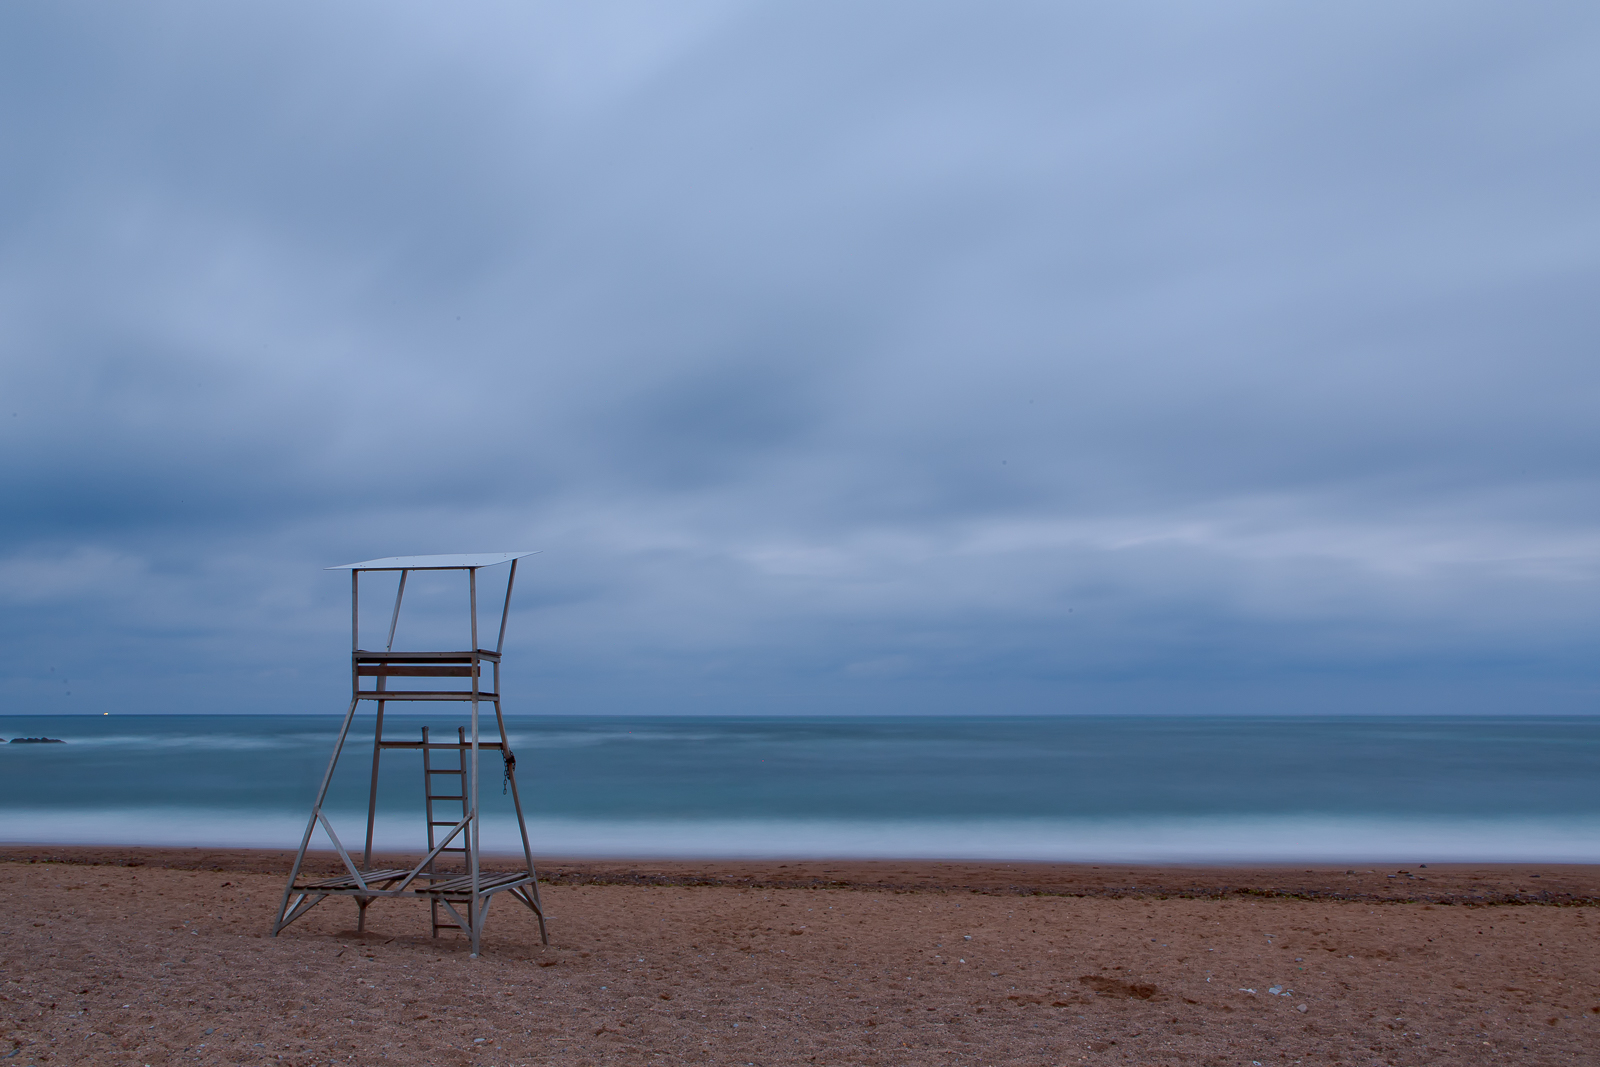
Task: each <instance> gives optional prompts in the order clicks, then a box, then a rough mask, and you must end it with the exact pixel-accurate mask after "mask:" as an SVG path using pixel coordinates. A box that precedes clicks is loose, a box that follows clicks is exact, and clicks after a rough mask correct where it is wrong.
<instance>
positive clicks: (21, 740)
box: [11, 737, 66, 745]
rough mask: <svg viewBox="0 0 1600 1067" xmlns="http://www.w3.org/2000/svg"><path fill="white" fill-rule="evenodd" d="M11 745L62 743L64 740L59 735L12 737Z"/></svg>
mask: <svg viewBox="0 0 1600 1067" xmlns="http://www.w3.org/2000/svg"><path fill="white" fill-rule="evenodd" d="M11 744H13V745H64V744H66V742H65V741H63V740H61V738H59V737H13V738H12V739H11Z"/></svg>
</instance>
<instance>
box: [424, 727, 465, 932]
mask: <svg viewBox="0 0 1600 1067" xmlns="http://www.w3.org/2000/svg"><path fill="white" fill-rule="evenodd" d="M456 738H457V740H459V741H460V742H461V745H460V747H457V748H456V750H455V751H456V765H455V766H454V767H435V766H434V765H433V750H432V749H430V748H429V747H428V728H427V727H426V726H424V727H423V728H422V791H423V795H424V796H426V797H427V798H428V804H427V806H428V851H429V852H432V851H433V844H434V841H435V836H434V834H435V830H436V828H437V827H440V826H443V827H447V828H448V827H452V826H455V825H456V824H457V823H458V822H460V821H461V820H462V819H465V818H466V817H467V797H468V796H470V795H471V792H472V790H471V788H470V786H471V783H469V782H468V781H467V776H468V775H469V774H470V773H471V772H470V771H469V769H468V764H467V748H466V744H467V729H466V727H464V726H458V727H456ZM436 775H453V776H454V777H455V780H456V786H457V788H456V791H455V792H454V793H435V792H434V791H433V790H434V785H433V779H434V777H435V776H436ZM435 801H445V802H449V801H456V802H458V803H459V804H460V805H461V814H460V816H458V817H456V818H451V819H439V818H436V817H435V816H436V815H437V812H435V811H434V807H433V805H434V802H435ZM447 852H456V853H460V854H461V856H462V859H463V861H465V858H466V852H467V848H466V842H465V840H463V841H462V843H461V845H460V846H453V845H452V846H450V847H447V848H442V849H440V850H439V853H440V856H441V857H442V856H443V855H444V853H447ZM438 862H439V861H438V860H433V861H432V862H430V863H429V864H428V868H427V875H428V877H429V878H430V879H432V878H434V877H435V876H438V877H446V876H445V875H441V874H440V872H438V871H436V870H435V869H434V865H435V864H436V863H438ZM463 867H464V863H463ZM430 905H431V908H432V911H433V936H434V937H438V936H439V931H440V930H460V929H461V924H460V923H458V922H456V921H455V920H454V919H452V918H450V915H449V912H445V920H444V922H440V921H439V901H438V900H437V899H434V900H432V901H430ZM467 909H468V911H467V915H466V919H467V922H469V923H470V922H472V913H471V904H470V903H468V904H467ZM463 932H465V931H463Z"/></svg>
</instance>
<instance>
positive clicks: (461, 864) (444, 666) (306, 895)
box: [272, 552, 550, 956]
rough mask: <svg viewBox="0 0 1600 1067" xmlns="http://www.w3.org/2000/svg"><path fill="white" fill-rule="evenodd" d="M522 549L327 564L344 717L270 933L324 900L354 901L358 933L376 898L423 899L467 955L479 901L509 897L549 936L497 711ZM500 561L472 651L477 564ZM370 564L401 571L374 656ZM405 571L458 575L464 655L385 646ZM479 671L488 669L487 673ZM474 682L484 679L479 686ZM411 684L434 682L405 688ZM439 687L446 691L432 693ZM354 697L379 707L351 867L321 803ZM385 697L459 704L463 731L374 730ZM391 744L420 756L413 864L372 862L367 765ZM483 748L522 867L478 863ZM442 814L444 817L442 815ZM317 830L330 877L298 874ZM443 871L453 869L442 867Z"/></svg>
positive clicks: (478, 925)
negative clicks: (360, 843)
mask: <svg viewBox="0 0 1600 1067" xmlns="http://www.w3.org/2000/svg"><path fill="white" fill-rule="evenodd" d="M528 555H532V553H529V552H482V553H469V554H461V555H444V556H391V557H389V558H387V559H372V560H367V561H366V562H364V563H346V564H343V565H342V566H338V567H329V568H328V570H342V571H349V572H350V626H351V640H350V649H351V652H350V688H351V694H350V710H348V711H347V712H345V716H344V723H343V725H341V726H340V727H339V739H338V740H337V741H336V742H334V746H333V756H332V758H331V759H329V760H328V769H327V771H326V773H324V774H323V776H322V785H321V786H320V787H319V788H318V790H317V799H316V801H315V803H313V804H312V805H311V818H310V819H309V820H308V821H307V823H306V832H305V836H304V837H303V838H301V840H300V851H299V852H298V853H297V854H296V855H295V860H294V868H293V869H292V870H291V871H290V872H289V883H288V885H286V886H285V887H284V890H283V902H282V903H281V904H280V905H279V908H278V916H277V919H276V920H275V921H274V923H273V926H272V936H274V937H276V936H278V933H279V932H280V931H282V930H283V928H284V927H286V926H288V925H289V924H290V923H292V922H294V921H295V920H296V919H298V918H300V916H302V915H304V914H305V913H306V912H308V911H310V910H311V909H312V908H314V907H316V906H317V905H318V904H320V903H321V902H322V901H323V900H324V899H326V898H328V897H331V896H343V897H354V898H355V902H356V906H357V908H358V909H359V913H358V917H357V920H356V928H357V929H358V930H364V929H365V928H366V919H367V907H368V906H369V905H371V904H372V902H373V901H375V900H381V899H384V898H391V897H395V898H405V899H412V900H416V899H423V900H427V901H428V902H429V905H430V908H431V911H432V915H433V936H435V937H437V936H439V931H441V930H461V931H462V932H464V933H466V934H467V936H468V937H469V938H471V941H472V954H473V955H474V956H476V955H477V954H478V945H479V941H480V939H481V937H482V933H483V923H484V919H485V918H487V917H488V914H489V904H490V903H491V902H492V901H493V899H494V897H495V895H496V894H499V893H510V894H511V896H513V897H514V898H516V899H517V900H520V901H522V903H524V904H526V905H527V906H528V907H529V908H531V909H532V910H533V913H534V914H535V915H536V916H538V918H539V937H540V939H541V940H542V941H543V942H544V943H545V944H549V943H550V936H549V933H548V931H547V930H546V929H545V915H544V908H543V906H542V905H541V904H540V903H539V883H538V881H537V879H536V877H535V874H534V869H533V850H532V848H531V847H530V846H529V844H528V827H527V824H526V823H525V822H524V821H523V817H522V798H521V796H520V795H519V794H518V793H517V774H516V769H517V760H516V757H515V756H514V755H513V754H512V752H511V743H510V741H509V739H508V738H507V736H506V722H505V716H504V715H503V714H502V712H501V709H500V653H501V650H502V648H503V647H504V646H505V640H506V620H507V619H508V618H509V616H510V613H511V590H512V587H513V586H514V585H515V584H516V580H517V561H518V560H519V559H521V558H522V557H523V556H528ZM504 563H509V564H511V571H510V573H509V574H508V575H507V576H506V595H505V602H504V603H503V604H502V605H501V608H500V633H499V637H498V638H497V639H496V640H495V646H494V651H492V652H491V651H489V650H488V649H486V648H479V647H478V571H479V570H481V569H483V568H485V567H494V566H498V565H500V564H504ZM372 571H398V572H399V573H400V579H399V583H398V585H397V587H396V590H395V597H394V610H393V612H392V613H391V614H390V616H389V637H388V641H387V643H386V644H385V645H384V648H383V651H381V652H374V651H369V650H367V649H363V648H362V647H361V576H362V575H363V574H366V573H369V572H372ZM413 571H466V574H467V589H466V592H467V602H468V608H469V611H468V614H469V617H470V619H471V624H470V627H469V629H470V640H469V642H468V645H467V647H466V648H465V649H464V650H456V651H443V652H396V651H394V636H395V630H396V628H397V627H398V625H399V622H400V605H401V602H402V601H403V600H404V599H405V594H406V579H407V578H408V577H409V576H410V575H411V572H413ZM485 668H487V669H488V671H487V675H488V676H487V678H486V677H485ZM366 679H371V680H372V685H371V688H367V687H366V686H365V685H364V682H365V680H366ZM399 679H406V680H410V679H428V681H427V682H422V683H419V682H412V681H401V682H398V687H397V685H396V680H399ZM434 679H455V681H454V682H442V681H433V680H434ZM485 681H488V682H489V687H488V688H485V687H484V682H485ZM418 684H426V685H429V686H431V687H433V688H426V689H423V688H406V686H414V685H418ZM445 685H450V686H454V688H437V687H439V686H445ZM363 700H371V701H376V703H377V705H378V712H377V725H376V727H375V729H374V732H373V747H372V790H371V795H370V797H369V798H368V801H367V836H366V848H365V851H364V852H363V853H362V862H361V863H360V864H359V865H358V864H357V863H356V862H355V860H354V858H352V857H351V855H350V853H349V851H348V850H346V848H345V846H344V845H343V843H341V842H340V840H339V835H338V834H337V833H335V832H334V829H333V823H331V822H330V821H329V820H328V816H327V814H326V813H325V812H324V811H323V810H322V806H323V803H324V801H326V800H327V797H328V785H329V783H330V782H332V781H333V771H334V768H335V767H336V766H338V764H339V753H340V752H341V751H342V750H343V748H344V743H345V739H346V738H347V737H348V736H349V734H350V725H351V723H352V722H353V721H354V720H355V715H356V709H357V708H358V707H360V705H361V702H362V701H363ZM396 700H444V701H467V702H470V703H471V705H472V718H471V725H470V728H469V727H460V728H458V729H457V730H456V736H455V737H454V738H452V739H450V740H434V739H432V738H430V737H429V734H428V728H427V727H426V726H424V727H422V730H421V737H420V738H419V739H418V740H415V741H402V740H398V739H390V738H386V737H384V734H383V711H384V706H385V705H386V704H388V703H389V702H390V701H396ZM484 703H488V704H492V705H494V721H495V728H496V734H497V736H495V737H493V738H485V737H483V736H481V734H480V732H479V728H478V710H479V706H480V705H482V704H484ZM469 731H470V736H469ZM390 749H406V750H411V751H415V752H420V754H421V756H422V785H423V795H424V797H426V801H425V810H426V812H427V816H426V819H425V821H426V823H427V826H426V830H427V833H426V840H427V848H428V851H427V855H426V856H424V857H423V860H422V862H421V863H418V864H417V865H416V866H415V867H410V868H383V869H374V868H373V866H372V831H373V824H374V822H375V820H376V818H377V813H378V763H379V760H380V759H381V757H382V755H383V753H384V752H385V751H387V750H390ZM485 750H487V751H490V752H494V753H497V754H499V756H500V757H501V760H502V762H503V768H504V780H505V784H506V785H507V786H508V787H509V789H510V793H511V803H512V805H513V806H514V807H515V808H516V813H517V829H518V831H519V832H520V833H521V835H522V858H523V862H524V866H523V868H522V869H521V870H518V871H507V872H494V873H491V872H487V871H485V870H483V868H482V866H481V864H480V861H479V851H478V848H479V841H478V828H479V807H478V786H479V781H480V779H479V774H478V770H479V756H480V754H481V753H482V752H484V751H485ZM457 812H459V817H458V816H457ZM441 815H447V816H448V817H444V818H441V817H440V816H441ZM319 825H320V826H321V827H322V829H323V830H324V831H325V832H326V833H327V835H328V840H329V841H330V842H331V843H332V845H333V850H334V851H335V852H336V853H338V855H339V859H340V860H341V861H343V863H344V867H345V873H344V874H342V875H340V876H338V877H337V878H312V879H306V878H302V877H301V868H302V867H303V866H304V864H305V858H306V850H307V849H308V848H309V847H310V846H311V839H312V837H313V835H314V834H315V833H316V830H317V827H318V826H319ZM449 867H454V868H455V869H446V868H449Z"/></svg>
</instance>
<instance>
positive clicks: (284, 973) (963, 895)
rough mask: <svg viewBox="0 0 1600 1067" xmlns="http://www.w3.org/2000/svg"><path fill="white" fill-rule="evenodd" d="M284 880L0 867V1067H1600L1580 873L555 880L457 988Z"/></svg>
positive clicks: (503, 916) (1599, 872) (611, 875)
mask: <svg viewBox="0 0 1600 1067" xmlns="http://www.w3.org/2000/svg"><path fill="white" fill-rule="evenodd" d="M318 863H319V865H322V866H324V867H325V868H326V869H330V870H331V869H332V867H331V862H330V858H329V857H326V856H322V857H318ZM287 866H288V863H287V858H286V857H285V855H284V854H282V853H275V852H247V851H242V850H236V851H223V850H129V849H40V848H8V849H0V885H3V886H4V887H5V891H6V909H5V911H4V913H3V918H0V960H3V962H4V973H3V976H0V1057H7V1058H4V1059H0V1063H3V1064H5V1065H6V1067H25V1065H27V1064H33V1063H37V1064H79V1063H85V1064H87V1063H94V1064H151V1065H152V1067H154V1065H157V1064H162V1065H165V1064H193V1063H198V1064H236V1063H247V1064H291V1065H296V1067H302V1065H309V1064H329V1063H336V1064H352V1063H354V1064H378V1063H394V1064H460V1065H468V1064H486V1065H489V1064H492V1065H505V1064H525V1063H556V1064H571V1065H574V1067H583V1065H588V1064H602V1063H608V1064H609V1063H617V1064H622V1063H627V1064H635V1063H638V1064H653V1063H663V1064H667V1063H713V1064H832V1063H838V1064H891V1063H893V1064H923V1063H953V1064H965V1063H972V1064H1080V1063H1087V1064H1206V1065H1224V1064H1227V1065H1244V1067H1249V1065H1251V1064H1252V1063H1260V1064H1262V1065H1263V1067H1266V1065H1269V1064H1270V1065H1276V1064H1291V1063H1296V1062H1303V1063H1309V1064H1352V1065H1361V1067H1368V1065H1371V1064H1484V1063H1507V1064H1590V1063H1596V1062H1600V869H1596V868H1593V867H1529V866H1515V867H1513V866H1493V865H1473V866H1449V867H1436V866H1430V867H1428V868H1378V867H1376V866H1374V865H1371V864H1368V865H1365V866H1360V867H1350V866H1342V867H1339V868H1337V869H1335V868H1327V867H1312V868H1306V867H1301V868H1275V869H1255V870H1249V869H1222V868H1190V869H1178V868H1137V867H1127V866H1101V867H1094V866H1073V865H1047V864H1026V865H1024V864H1017V865H1004V864H978V863H933V862H928V863H903V862H902V863H887V862H885V863H860V862H849V863H843V862H829V863H824V862H810V861H808V862H793V861H791V862H784V861H772V862H744V863H729V862H721V861H716V862H706V863H687V862H674V863H659V862H642V861H641V862H631V863H630V862H624V861H604V862H603V861H583V862H563V861H560V860H549V861H546V862H545V863H544V864H543V865H542V873H543V874H545V875H546V876H547V877H548V878H549V881H548V882H547V883H546V884H545V885H544V887H543V889H542V892H543V894H544V900H545V904H546V908H547V910H548V912H549V913H550V916H551V935H552V943H551V944H550V946H548V947H541V946H540V945H539V941H538V934H537V927H536V925H535V923H534V922H533V919H532V916H531V915H530V914H529V913H528V912H527V911H526V909H523V908H521V907H520V906H518V905H514V904H513V903H512V902H510V901H508V900H502V901H501V902H500V903H499V904H497V905H496V906H495V910H494V912H493V913H492V914H491V916H490V919H489V923H488V929H487V932H486V937H485V942H484V954H483V956H482V958H480V959H477V960H473V959H470V958H469V957H468V954H467V951H466V948H465V945H464V943H463V942H462V941H461V940H460V939H459V938H457V937H449V936H447V937H443V938H440V939H439V940H437V941H435V940H432V939H430V938H429V937H428V926H427V910H426V906H425V905H422V904H420V903H414V902H407V903H399V902H388V901H385V902H379V903H377V904H375V905H374V906H373V908H372V910H371V911H370V912H369V926H368V933H367V934H366V935H365V936H361V937H358V936H356V935H355V934H354V932H353V927H354V918H355V907H354V905H353V904H351V903H349V902H348V901H327V902H325V903H324V904H323V905H321V906H320V907H319V908H318V909H317V910H315V911H313V912H312V913H311V914H310V915H308V916H307V917H306V918H305V919H303V920H301V921H300V922H299V923H297V924H296V925H295V926H293V927H291V928H289V929H288V930H287V931H285V932H284V934H283V935H282V936H281V937H279V938H276V939H274V938H270V937H268V936H266V935H267V931H268V927H269V924H270V922H271V916H272V913H273V910H274V908H275V907H276V905H277V903H278V900H279V896H280V894H281V892H282V889H283V875H284V873H285V872H286V870H287ZM1347 872H1354V873H1347ZM1535 876H1537V877H1535ZM13 1051H14V1052H15V1054H14V1055H12V1053H13Z"/></svg>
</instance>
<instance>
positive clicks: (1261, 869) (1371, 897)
mask: <svg viewBox="0 0 1600 1067" xmlns="http://www.w3.org/2000/svg"><path fill="white" fill-rule="evenodd" d="M421 858H422V854H421V853H420V852H419V853H415V854H409V853H396V852H381V853H377V854H375V855H374V857H373V861H374V863H375V864H376V865H377V866H380V867H409V866H412V865H414V864H415V863H416V862H418V861H419V860H420V859H421ZM520 861H521V857H520V856H513V855H489V854H485V866H486V867H487V868H488V869H500V868H505V867H513V866H520V865H521V864H520ZM293 862H294V851H293V850H290V849H261V848H164V847H129V846H110V845H101V846H93V845H64V846H39V845H3V844H0V863H59V864H70V865H81V866H111V867H148V868H154V869H167V870H179V871H219V872H220V871H227V872H233V873H239V874H260V875H278V876H280V877H282V876H286V875H287V874H288V871H289V868H290V866H291V864H292V863H293ZM306 862H307V869H308V870H310V871H312V872H318V873H322V872H325V873H327V874H330V875H332V874H337V873H340V872H341V871H342V870H343V867H342V864H341V863H340V861H339V859H338V857H337V855H336V854H335V853H334V852H332V851H331V850H312V851H310V852H308V853H307V856H306ZM534 865H535V867H536V868H537V870H538V872H539V881H540V883H541V884H543V885H551V886H582V885H591V886H603V885H605V886H660V887H702V888H711V887H727V888H739V889H841V890H862V891H868V890H870V891H891V892H937V893H952V892H969V893H977V894H983V895H998V896H1052V897H1081V898H1106V899H1122V898H1128V897H1150V898H1156V899H1202V900H1203V899H1223V898H1228V897H1254V898H1284V899H1293V900H1330V901H1338V900H1343V901H1370V902H1375V903H1391V904H1418V903H1421V904H1441V905H1443V904H1461V905H1470V904H1478V905H1485V904H1554V905H1568V906H1600V864H1557V863H1550V864H1525V863H1478V864H1472V863H1439V864H1417V865H1413V866H1406V867H1396V866H1393V865H1389V866H1380V865H1376V864H1372V863H1366V864H1362V863H1351V864H1348V865H1345V864H1340V865H1330V864H1311V865H1306V864H1298V865H1296V864H1283V865H1271V866H1268V865H1250V866H1240V865H1222V864H1219V865H1215V866H1210V865H1195V864H1187V865H1167V864H1148V865H1144V864H1106V863H1100V864H1088V863H1041V862H1015V863H996V862H989V861H964V860H937V859H928V860H860V859H847V860H825V859H823V860H819V859H789V860H774V859H759V860H755V859H752V860H729V859H720V858H718V859H705V860H687V859H671V860H656V859H648V858H643V859H641V858H630V857H612V858H594V857H584V858H579V859H573V858H567V857H560V856H535V857H534Z"/></svg>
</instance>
